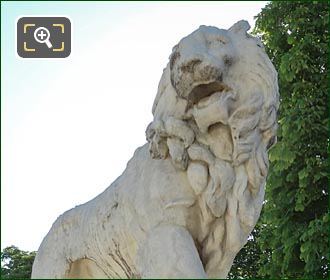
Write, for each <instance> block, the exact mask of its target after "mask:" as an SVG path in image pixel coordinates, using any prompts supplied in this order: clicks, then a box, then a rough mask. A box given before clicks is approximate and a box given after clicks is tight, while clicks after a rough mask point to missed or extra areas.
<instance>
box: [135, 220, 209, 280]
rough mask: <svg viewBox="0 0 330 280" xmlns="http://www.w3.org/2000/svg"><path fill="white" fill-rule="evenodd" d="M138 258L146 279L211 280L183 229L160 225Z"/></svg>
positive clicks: (191, 240)
mask: <svg viewBox="0 0 330 280" xmlns="http://www.w3.org/2000/svg"><path fill="white" fill-rule="evenodd" d="M138 259H139V268H140V272H141V277H142V278H177V279H183V278H199V279H200V278H207V275H206V273H205V270H204V267H203V264H202V262H201V260H200V258H199V255H198V252H197V249H196V247H195V244H194V241H193V239H192V237H191V235H190V233H189V232H188V231H187V229H185V228H184V227H182V226H177V225H160V226H157V227H156V228H155V229H153V230H152V231H151V232H150V233H149V235H148V237H147V239H146V241H145V242H144V244H143V245H142V247H141V248H140V251H139V257H138Z"/></svg>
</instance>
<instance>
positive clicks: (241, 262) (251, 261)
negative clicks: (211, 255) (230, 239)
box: [228, 226, 261, 279]
mask: <svg viewBox="0 0 330 280" xmlns="http://www.w3.org/2000/svg"><path fill="white" fill-rule="evenodd" d="M259 231H260V230H259V227H258V226H256V227H255V228H254V230H253V231H252V233H251V235H250V236H249V239H248V241H247V243H246V244H245V246H244V247H243V248H242V250H241V251H240V252H239V253H238V254H237V256H236V258H235V260H234V263H233V266H232V267H231V270H230V272H229V274H228V278H229V279H237V278H238V279H243V278H257V277H258V271H259V268H260V266H259V259H260V254H261V251H260V247H259V244H258V243H257V242H256V238H258V236H259Z"/></svg>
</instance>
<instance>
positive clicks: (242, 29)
mask: <svg viewBox="0 0 330 280" xmlns="http://www.w3.org/2000/svg"><path fill="white" fill-rule="evenodd" d="M250 28H251V26H250V24H249V23H248V22H247V21H246V20H240V21H238V22H236V23H235V24H234V25H233V26H232V27H230V28H229V29H228V30H229V31H230V32H235V33H238V34H246V33H247V31H248V30H249V29H250Z"/></svg>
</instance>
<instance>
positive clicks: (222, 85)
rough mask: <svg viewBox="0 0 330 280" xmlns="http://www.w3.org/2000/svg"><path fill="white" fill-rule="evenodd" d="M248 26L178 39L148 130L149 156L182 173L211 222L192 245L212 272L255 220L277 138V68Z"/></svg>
mask: <svg viewBox="0 0 330 280" xmlns="http://www.w3.org/2000/svg"><path fill="white" fill-rule="evenodd" d="M249 28H250V26H249V24H248V23H247V22H246V21H240V22H238V23H236V24H234V25H233V26H232V27H231V28H229V29H228V30H224V29H218V28H216V27H207V26H201V27H199V28H198V29H197V30H196V31H194V32H193V33H191V34H190V35H188V36H187V37H185V38H183V39H182V40H181V41H180V42H179V43H178V44H177V45H176V46H175V47H174V48H173V52H172V54H171V56H170V59H169V63H168V65H167V67H166V68H165V69H164V72H163V75H162V78H161V80H160V83H159V87H158V92H157V96H156V99H155V102H154V105H153V110H152V112H153V115H154V120H153V121H152V123H151V124H150V125H149V126H148V128H147V131H146V136H147V140H148V142H149V150H150V154H151V156H152V157H153V158H158V159H165V158H167V157H169V158H170V159H171V161H172V162H173V164H174V165H175V166H176V167H177V168H179V169H181V170H187V175H188V179H189V181H190V183H191V186H192V188H193V189H194V191H195V193H196V196H198V197H200V198H201V199H200V201H203V203H205V205H206V210H205V211H206V212H205V213H204V217H209V218H207V219H210V220H212V219H213V220H212V222H209V221H208V222H207V223H205V227H207V231H206V232H208V233H210V232H213V233H214V232H216V233H217V236H218V238H216V239H214V238H208V234H205V233H203V234H201V235H200V236H199V237H197V239H198V240H197V242H199V241H200V242H201V243H203V244H202V245H201V246H202V247H203V251H202V253H201V254H202V256H201V258H202V259H203V261H204V262H205V263H206V271H207V272H208V275H209V276H215V277H221V276H222V277H225V276H226V273H228V271H229V269H230V267H231V264H232V261H233V259H234V257H235V255H236V254H237V252H238V251H239V250H240V249H241V247H242V246H243V245H244V244H245V242H246V240H247V236H248V235H249V234H250V232H251V231H252V229H253V227H254V226H255V223H256V222H257V219H258V217H259V214H260V210H261V206H262V201H263V196H264V186H265V180H266V176H267V171H268V155H267V151H268V149H269V148H270V147H271V146H272V145H273V144H274V143H275V142H276V130H277V122H276V115H277V110H278V106H279V94H278V85H277V72H276V70H275V68H274V66H273V65H272V63H271V61H270V60H269V58H268V56H267V55H266V53H265V50H264V47H263V45H262V43H261V41H260V40H259V39H258V38H254V37H252V36H251V35H249V34H248V33H247V31H248V30H249ZM201 178H209V179H204V180H202V179H201ZM201 208H203V207H201ZM201 211H204V210H201ZM203 232H205V230H204V231H203ZM210 248H216V249H210ZM219 271H221V273H220V275H219Z"/></svg>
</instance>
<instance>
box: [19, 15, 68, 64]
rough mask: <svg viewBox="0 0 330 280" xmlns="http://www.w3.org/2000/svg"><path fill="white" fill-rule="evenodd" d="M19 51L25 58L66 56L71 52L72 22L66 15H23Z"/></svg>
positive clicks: (20, 22)
mask: <svg viewBox="0 0 330 280" xmlns="http://www.w3.org/2000/svg"><path fill="white" fill-rule="evenodd" d="M16 28H17V53H18V55H19V56H20V57H23V58H64V57H68V56H69V55H70V53H71V22H70V20H69V19H68V18H66V17H21V18H20V19H19V20H18V21H17V27H16Z"/></svg>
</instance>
